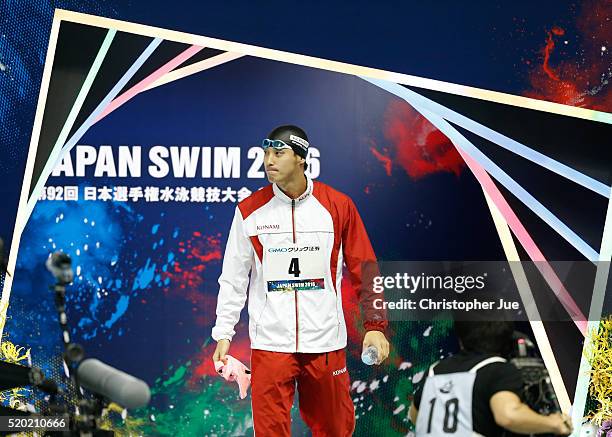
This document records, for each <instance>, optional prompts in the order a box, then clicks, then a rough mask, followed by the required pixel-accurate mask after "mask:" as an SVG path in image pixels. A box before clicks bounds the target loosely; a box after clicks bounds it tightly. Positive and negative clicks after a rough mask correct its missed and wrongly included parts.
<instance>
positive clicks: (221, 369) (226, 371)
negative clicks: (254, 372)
mask: <svg viewBox="0 0 612 437" xmlns="http://www.w3.org/2000/svg"><path fill="white" fill-rule="evenodd" d="M225 358H227V364H223V361H215V362H214V363H215V370H216V371H217V373H218V374H219V375H221V376H222V377H223V378H224V379H225V380H226V381H229V382H234V381H236V382H238V389H239V390H240V399H244V398H246V395H247V391H248V389H249V386H250V385H251V371H250V370H249V368H248V367H247V366H245V365H244V364H242V363H241V362H240V361H238V360H237V359H236V358H234V357H232V356H231V355H226V356H225Z"/></svg>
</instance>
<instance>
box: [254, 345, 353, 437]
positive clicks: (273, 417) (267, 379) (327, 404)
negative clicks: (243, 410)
mask: <svg viewBox="0 0 612 437" xmlns="http://www.w3.org/2000/svg"><path fill="white" fill-rule="evenodd" d="M296 382H297V389H298V395H299V403H300V415H301V416H302V419H304V422H306V424H307V425H308V427H309V428H310V429H311V431H312V435H313V437H347V436H351V435H353V430H354V429H355V408H354V406H353V400H352V399H351V395H350V392H349V390H350V382H349V375H348V373H347V371H346V356H345V353H344V349H340V350H337V351H332V352H323V353H314V354H306V353H285V352H270V351H264V350H257V349H253V350H252V351H251V400H252V407H253V422H254V425H253V428H254V430H255V435H256V436H257V437H276V436H279V437H289V436H291V407H292V405H293V396H294V394H295V386H296Z"/></svg>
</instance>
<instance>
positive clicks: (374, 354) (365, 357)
mask: <svg viewBox="0 0 612 437" xmlns="http://www.w3.org/2000/svg"><path fill="white" fill-rule="evenodd" d="M361 361H363V363H364V364H367V365H368V366H371V365H372V364H376V362H377V361H378V349H376V347H374V346H368V348H367V349H366V350H364V351H363V353H362V354H361Z"/></svg>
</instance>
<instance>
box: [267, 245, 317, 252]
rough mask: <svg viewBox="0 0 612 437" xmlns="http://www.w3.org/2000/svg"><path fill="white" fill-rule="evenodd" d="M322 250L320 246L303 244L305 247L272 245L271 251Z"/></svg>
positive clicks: (269, 250)
mask: <svg viewBox="0 0 612 437" xmlns="http://www.w3.org/2000/svg"><path fill="white" fill-rule="evenodd" d="M319 250H321V248H320V247H319V246H303V247H270V248H269V249H268V252H270V253H298V252H318V251H319Z"/></svg>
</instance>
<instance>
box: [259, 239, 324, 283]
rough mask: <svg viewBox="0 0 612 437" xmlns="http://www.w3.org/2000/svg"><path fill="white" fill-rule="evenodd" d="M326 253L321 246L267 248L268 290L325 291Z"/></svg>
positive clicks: (265, 256) (265, 263)
mask: <svg viewBox="0 0 612 437" xmlns="http://www.w3.org/2000/svg"><path fill="white" fill-rule="evenodd" d="M325 264H326V256H325V252H324V250H323V248H322V247H321V246H307V245H305V246H301V245H296V244H291V245H278V246H271V247H268V248H266V249H265V251H264V262H263V274H264V281H266V284H267V290H268V292H283V291H285V292H291V291H322V290H324V289H325V280H324V278H325Z"/></svg>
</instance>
